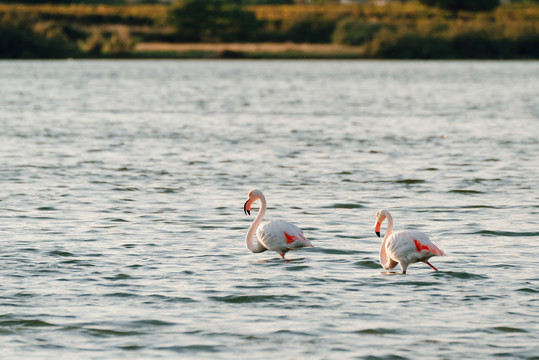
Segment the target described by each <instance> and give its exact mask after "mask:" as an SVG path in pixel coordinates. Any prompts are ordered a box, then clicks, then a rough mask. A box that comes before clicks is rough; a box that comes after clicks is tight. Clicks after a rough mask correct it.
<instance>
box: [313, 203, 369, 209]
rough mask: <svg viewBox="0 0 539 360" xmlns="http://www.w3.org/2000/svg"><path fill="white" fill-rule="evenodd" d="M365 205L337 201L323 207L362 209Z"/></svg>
mask: <svg viewBox="0 0 539 360" xmlns="http://www.w3.org/2000/svg"><path fill="white" fill-rule="evenodd" d="M364 207H365V206H363V205H361V204H348V203H336V204H332V205H327V206H322V208H323V209H360V208H364Z"/></svg>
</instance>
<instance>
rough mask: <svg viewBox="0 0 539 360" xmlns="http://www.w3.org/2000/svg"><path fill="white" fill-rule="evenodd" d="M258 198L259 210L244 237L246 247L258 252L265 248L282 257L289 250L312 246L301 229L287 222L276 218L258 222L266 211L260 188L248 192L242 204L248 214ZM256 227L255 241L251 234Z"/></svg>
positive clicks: (264, 199)
mask: <svg viewBox="0 0 539 360" xmlns="http://www.w3.org/2000/svg"><path fill="white" fill-rule="evenodd" d="M258 199H260V202H261V206H260V211H259V212H258V215H257V216H256V218H255V220H254V221H253V223H252V224H251V226H250V227H249V231H248V232H247V236H246V238H245V241H246V244H247V248H248V249H249V250H251V252H253V253H259V252H263V251H266V250H272V251H275V252H276V253H278V254H279V255H281V257H282V258H283V259H284V255H285V254H286V253H287V252H288V251H290V250H294V249H300V248H302V247H307V246H310V247H312V246H313V245H312V244H311V242H310V241H309V240H308V239H307V238H306V237H305V236H304V235H303V231H302V230H301V229H300V228H299V227H297V226H296V225H293V224H291V223H289V222H286V221H282V220H276V221H267V222H264V223H263V224H260V223H261V222H262V219H263V218H264V214H265V213H266V198H265V196H264V194H263V193H262V191H260V190H256V189H255V190H251V191H250V192H249V199H248V200H247V201H246V202H245V205H244V210H245V213H246V214H250V210H251V204H252V203H253V202H255V201H256V200H258ZM259 225H260V226H259ZM257 228H258V230H257V231H256V237H257V240H256V241H255V240H253V235H254V232H255V230H256V229H257Z"/></svg>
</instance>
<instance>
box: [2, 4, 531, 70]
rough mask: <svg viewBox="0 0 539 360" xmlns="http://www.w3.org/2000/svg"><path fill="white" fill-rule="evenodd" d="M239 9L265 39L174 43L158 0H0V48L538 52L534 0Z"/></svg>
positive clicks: (163, 53)
mask: <svg viewBox="0 0 539 360" xmlns="http://www.w3.org/2000/svg"><path fill="white" fill-rule="evenodd" d="M246 10H248V11H252V12H253V13H254V14H255V15H256V19H257V23H256V26H253V28H252V29H248V30H249V34H250V39H251V40H250V42H255V43H258V44H265V43H269V44H273V46H269V45H268V47H266V48H263V47H262V45H258V46H259V47H258V48H256V49H254V50H253V46H254V45H252V44H251V45H248V44H247V45H245V46H244V47H243V48H234V46H231V45H226V46H225V47H224V48H223V46H221V45H219V44H215V45H207V46H213V47H214V48H213V49H210V50H209V49H200V48H197V46H195V45H194V44H189V46H188V47H186V46H183V47H182V46H180V45H178V39H181V38H182V35H181V29H180V30H177V29H175V28H174V26H172V25H171V24H170V23H169V22H167V14H168V11H169V7H168V6H165V5H130V6H111V5H9V4H0V57H3V58H25V57H34V58H39V57H65V56H71V57H101V56H103V57H173V58H175V57H247V58H249V57H254V58H257V57H278V58H286V57H290V58H302V57H308V58H402V59H407V58H423V59H461V58H462V59H467V58H476V59H522V58H524V59H528V58H534V59H538V58H539V5H533V4H526V5H522V4H506V5H502V6H500V7H498V8H497V9H495V10H494V11H492V12H489V13H469V12H460V13H458V14H457V16H455V14H453V13H450V12H447V11H443V10H439V9H436V8H428V7H425V6H422V5H419V4H417V3H414V2H409V3H391V4H390V5H386V6H376V5H372V4H371V5H325V6H315V5H259V6H249V7H247V8H246ZM230 41H231V42H237V41H238V40H234V38H233V37H232V38H231V39H230ZM277 43H280V44H288V45H287V46H280V47H279V46H275V44H277ZM36 44H38V45H39V46H38V45H36ZM152 44H154V45H152ZM294 44H295V45H294ZM302 44H319V45H320V46H319V47H317V48H315V47H313V48H310V49H307V48H306V47H305V46H304V45H302ZM330 44H331V46H325V47H324V46H322V45H330ZM152 46H153V47H152ZM219 46H221V47H219ZM249 46H250V48H249ZM48 48H51V49H53V50H55V51H48ZM268 49H269V50H268ZM337 49H339V50H337Z"/></svg>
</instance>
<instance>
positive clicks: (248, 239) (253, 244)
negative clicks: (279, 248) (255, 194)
mask: <svg viewBox="0 0 539 360" xmlns="http://www.w3.org/2000/svg"><path fill="white" fill-rule="evenodd" d="M265 214H266V198H265V197H264V195H262V196H261V197H260V210H258V214H257V215H256V218H255V219H254V221H253V223H252V224H251V226H250V227H249V231H247V236H245V243H246V244H247V248H248V249H249V250H251V252H254V253H256V252H262V251H264V250H266V248H265V247H264V246H262V244H260V243H259V242H258V240H254V239H253V237H254V234H255V231H256V229H257V228H258V225H260V223H261V222H262V219H264V215H265Z"/></svg>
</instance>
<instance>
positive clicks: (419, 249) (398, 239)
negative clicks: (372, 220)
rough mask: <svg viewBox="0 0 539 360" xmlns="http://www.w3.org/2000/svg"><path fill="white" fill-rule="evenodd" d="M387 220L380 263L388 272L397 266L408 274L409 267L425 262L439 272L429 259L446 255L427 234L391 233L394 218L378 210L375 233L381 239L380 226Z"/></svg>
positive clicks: (418, 232) (419, 232)
mask: <svg viewBox="0 0 539 360" xmlns="http://www.w3.org/2000/svg"><path fill="white" fill-rule="evenodd" d="M386 218H387V221H388V225H387V232H386V235H385V237H384V241H383V242H382V246H380V263H381V264H382V266H383V267H384V269H386V270H391V269H393V268H394V267H395V266H397V264H399V265H400V267H401V269H402V273H403V274H406V269H407V268H408V265H410V264H413V263H416V262H420V261H421V262H424V263H425V264H427V265H428V266H430V267H431V268H433V269H434V270H435V271H438V269H436V268H435V267H434V266H432V264H431V263H429V259H430V258H431V257H433V256H445V253H444V252H443V251H442V250H440V248H438V247H437V246H436V245H434V244H433V243H432V241H430V239H429V237H428V236H427V234H425V233H422V232H421V231H414V230H405V231H397V232H395V233H393V234H392V233H391V230H392V229H393V218H392V217H391V214H390V213H389V211H387V210H378V212H377V213H376V226H375V229H374V231H375V232H376V235H378V237H380V226H382V222H383V221H384V220H385V219H386Z"/></svg>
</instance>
